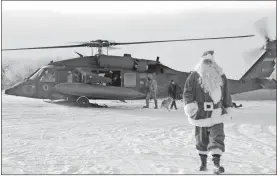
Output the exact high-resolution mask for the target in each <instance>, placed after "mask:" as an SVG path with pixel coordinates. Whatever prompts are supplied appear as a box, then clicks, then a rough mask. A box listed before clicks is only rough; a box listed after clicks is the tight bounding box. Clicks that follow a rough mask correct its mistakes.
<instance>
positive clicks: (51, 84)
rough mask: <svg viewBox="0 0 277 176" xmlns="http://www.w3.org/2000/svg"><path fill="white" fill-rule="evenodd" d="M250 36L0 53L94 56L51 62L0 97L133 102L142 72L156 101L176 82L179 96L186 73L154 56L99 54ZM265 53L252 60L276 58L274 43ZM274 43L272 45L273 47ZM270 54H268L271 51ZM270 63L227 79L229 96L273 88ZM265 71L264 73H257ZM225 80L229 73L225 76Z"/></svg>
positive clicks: (141, 88)
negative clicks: (69, 51) (87, 52)
mask: <svg viewBox="0 0 277 176" xmlns="http://www.w3.org/2000/svg"><path fill="white" fill-rule="evenodd" d="M253 36H254V35H244V36H231V37H214V38H196V39H182V40H160V41H142V42H125V43H117V42H112V41H108V40H93V41H89V42H84V43H81V44H74V45H63V46H47V47H33V48H15V49H3V50H2V51H9V50H26V49H54V48H71V47H91V48H97V49H98V53H97V54H95V55H92V56H83V55H81V54H80V53H77V54H78V55H79V56H80V57H78V58H72V59H66V60H62V61H56V62H53V61H51V62H50V63H49V64H48V65H46V66H43V67H41V68H39V69H37V70H36V71H35V72H34V73H32V74H31V75H30V76H29V77H27V78H26V79H25V80H24V81H22V82H20V83H17V84H16V85H14V86H12V87H11V88H9V89H6V90H5V94H9V95H16V96H23V97H31V98H39V99H50V100H55V99H65V100H68V101H74V102H75V101H76V102H77V103H78V104H81V105H87V104H89V100H90V99H94V100H137V99H144V98H145V93H146V89H145V82H146V77H147V74H152V75H154V78H155V79H156V80H157V83H158V93H157V97H158V98H165V97H167V96H168V83H169V81H170V80H175V81H176V82H177V83H178V85H179V86H180V90H179V91H178V95H179V98H180V99H181V97H182V89H183V87H184V84H185V81H186V78H187V77H188V76H189V74H190V73H189V72H182V71H177V70H174V69H172V68H169V67H167V66H166V65H163V64H162V63H161V62H160V60H159V57H157V58H156V60H155V61H154V60H146V59H138V58H134V57H132V56H131V55H130V54H124V55H123V56H113V55H105V54H103V48H104V47H105V48H107V49H108V48H112V47H114V46H118V45H132V44H147V43H159V42H160V43H161V42H178V41H179V42H180V41H193V40H218V39H234V38H245V37H253ZM268 45H269V46H268V47H267V48H266V50H265V54H264V55H263V56H262V57H261V58H260V59H259V60H258V61H257V62H263V61H268V60H269V59H272V58H275V57H276V41H275V43H274V42H272V43H270V44H268ZM272 45H274V46H272ZM274 47H275V50H274V51H273V48H274ZM274 65H275V63H273V60H272V62H267V64H256V63H255V64H254V65H253V66H252V67H251V68H250V69H249V70H248V72H246V74H245V75H244V76H243V77H242V79H240V80H232V79H229V80H228V83H229V90H230V92H231V94H236V93H241V92H247V91H252V90H257V89H262V88H269V89H276V81H275V80H272V79H267V78H265V76H267V75H268V74H269V73H271V72H272V71H273V70H272V68H273V67H274ZM264 69H266V70H267V72H265V71H262V72H260V70H264ZM227 76H228V75H227Z"/></svg>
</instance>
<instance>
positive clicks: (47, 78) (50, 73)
mask: <svg viewBox="0 0 277 176" xmlns="http://www.w3.org/2000/svg"><path fill="white" fill-rule="evenodd" d="M40 82H55V72H54V70H45V71H44V72H43V73H42V76H41V78H40Z"/></svg>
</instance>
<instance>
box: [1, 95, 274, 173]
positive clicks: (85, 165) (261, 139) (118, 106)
mask: <svg viewBox="0 0 277 176" xmlns="http://www.w3.org/2000/svg"><path fill="white" fill-rule="evenodd" d="M2 96H3V97H2V173H3V174H211V173H212V168H213V165H212V161H211V157H209V158H208V159H209V160H208V169H209V170H208V171H207V172H199V171H198V167H199V164H200V160H199V156H198V155H197V154H196V150H195V141H194V134H193V132H194V131H193V130H194V127H193V126H191V125H190V124H188V121H187V117H186V116H185V115H184V110H183V108H182V102H180V101H178V102H177V105H178V107H179V110H177V111H175V110H172V111H171V112H168V111H167V110H164V109H158V110H154V109H153V106H154V105H153V104H154V103H153V102H151V109H141V107H142V106H143V105H144V103H145V102H144V101H127V102H128V103H123V102H119V101H97V103H99V104H107V105H108V106H109V108H92V107H90V108H81V107H76V106H71V105H70V104H54V103H46V102H44V101H43V100H38V99H30V98H24V97H15V96H8V95H4V94H3V95H2ZM160 102H161V101H159V104H160ZM236 103H238V104H243V107H242V108H238V109H235V112H234V113H235V114H234V117H233V119H232V120H231V119H228V120H227V121H226V123H225V133H226V139H225V141H226V152H225V153H224V155H223V157H222V165H223V166H225V170H226V174H275V173H276V102H275V101H260V102H258V101H257V102H251V101H238V102H236Z"/></svg>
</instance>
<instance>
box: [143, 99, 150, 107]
mask: <svg viewBox="0 0 277 176" xmlns="http://www.w3.org/2000/svg"><path fill="white" fill-rule="evenodd" d="M143 108H149V100H148V99H146V106H143Z"/></svg>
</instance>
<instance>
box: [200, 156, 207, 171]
mask: <svg viewBox="0 0 277 176" xmlns="http://www.w3.org/2000/svg"><path fill="white" fill-rule="evenodd" d="M199 156H200V159H201V166H200V169H199V170H200V171H206V170H207V157H208V156H207V155H204V154H199Z"/></svg>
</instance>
